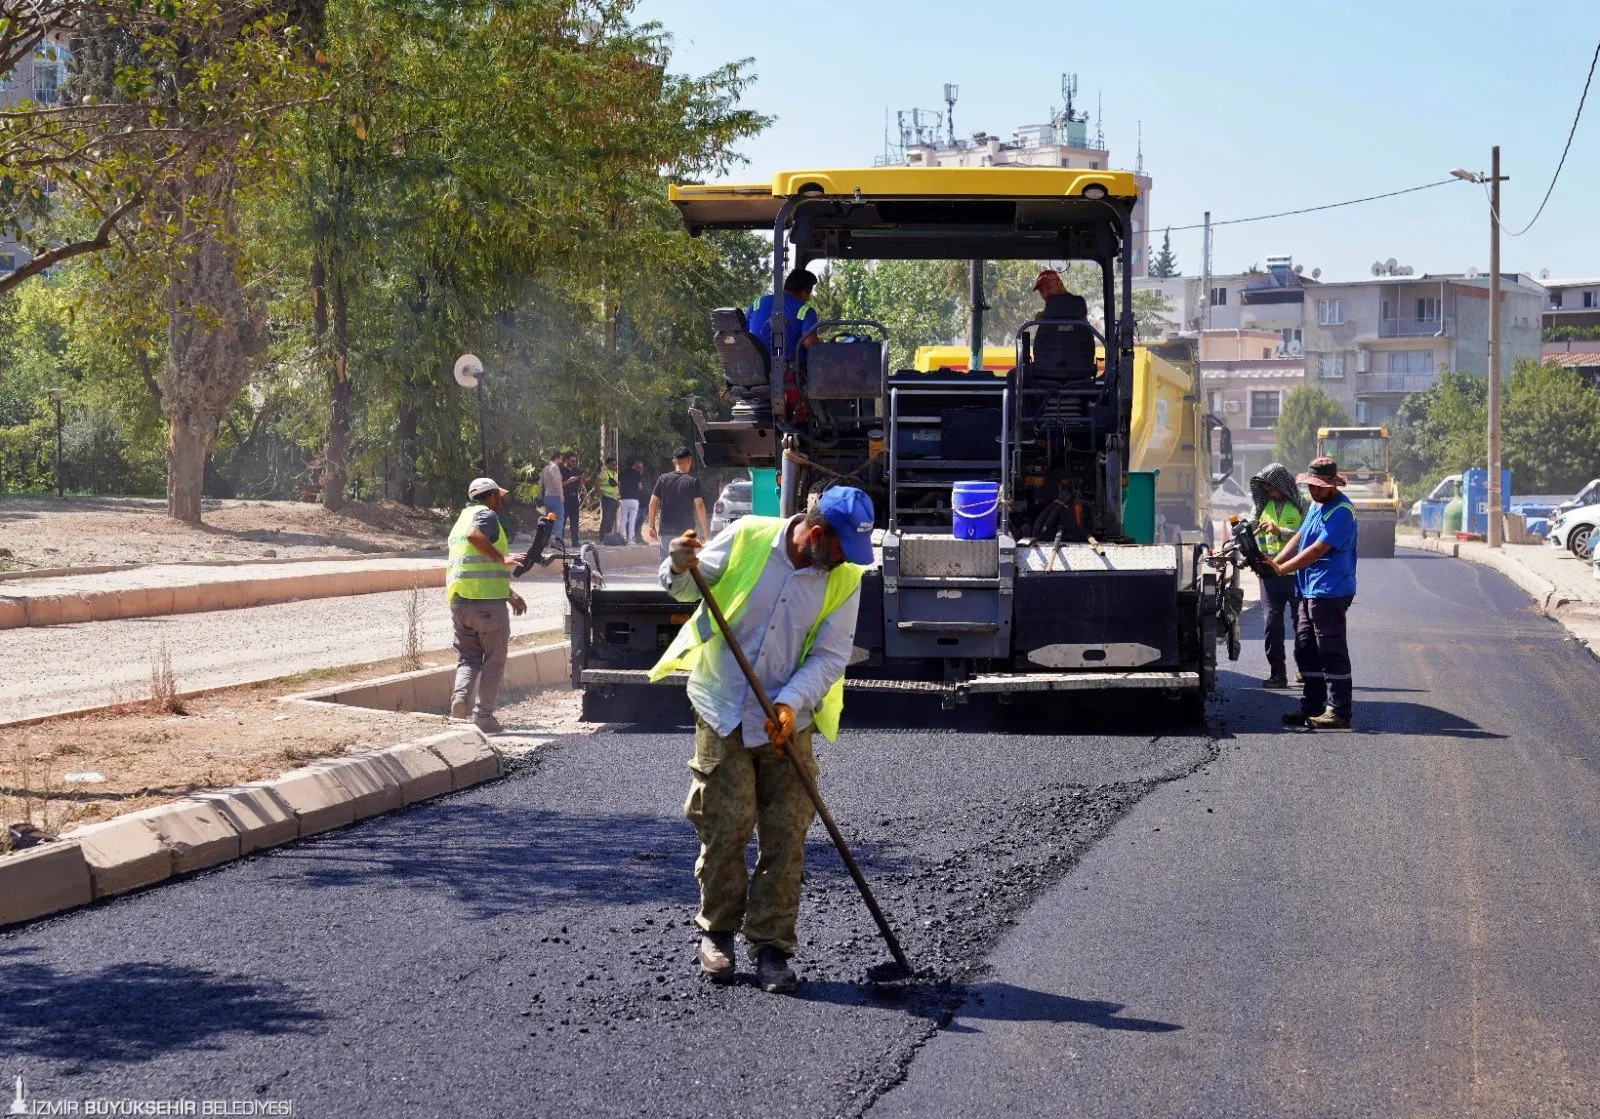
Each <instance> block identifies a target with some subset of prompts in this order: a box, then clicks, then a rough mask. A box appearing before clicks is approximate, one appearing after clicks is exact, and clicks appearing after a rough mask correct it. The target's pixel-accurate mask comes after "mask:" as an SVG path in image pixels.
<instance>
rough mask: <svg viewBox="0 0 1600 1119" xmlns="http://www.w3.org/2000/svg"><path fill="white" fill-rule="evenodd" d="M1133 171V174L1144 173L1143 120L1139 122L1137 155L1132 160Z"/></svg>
mask: <svg viewBox="0 0 1600 1119" xmlns="http://www.w3.org/2000/svg"><path fill="white" fill-rule="evenodd" d="M1133 173H1134V174H1135V175H1143V174H1144V121H1140V122H1139V155H1138V157H1137V158H1136V159H1135V160H1134V164H1133Z"/></svg>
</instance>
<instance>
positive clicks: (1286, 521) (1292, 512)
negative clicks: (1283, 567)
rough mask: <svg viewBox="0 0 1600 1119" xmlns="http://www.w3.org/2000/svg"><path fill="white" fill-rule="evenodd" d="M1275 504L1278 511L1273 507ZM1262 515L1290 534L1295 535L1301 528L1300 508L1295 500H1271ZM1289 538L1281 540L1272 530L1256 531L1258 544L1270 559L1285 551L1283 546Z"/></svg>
mask: <svg viewBox="0 0 1600 1119" xmlns="http://www.w3.org/2000/svg"><path fill="white" fill-rule="evenodd" d="M1274 505H1276V506H1277V507H1278V508H1277V511H1276V512H1274V511H1273V508H1272V507H1273V506H1274ZM1261 515H1262V516H1263V517H1264V518H1266V519H1267V520H1269V521H1271V522H1272V523H1273V524H1275V525H1277V526H1278V527H1279V528H1281V529H1283V531H1284V532H1287V533H1288V534H1289V536H1293V535H1294V534H1295V532H1296V531H1297V530H1298V529H1299V528H1300V520H1301V518H1300V510H1298V509H1296V508H1295V507H1294V503H1293V502H1290V501H1269V502H1267V503H1266V505H1264V506H1262V509H1261ZM1288 539H1289V537H1288V536H1285V537H1284V538H1283V539H1282V540H1279V539H1278V538H1277V536H1275V535H1274V534H1272V533H1270V532H1258V533H1256V544H1257V545H1258V546H1259V547H1260V548H1261V554H1262V555H1264V556H1266V557H1267V558H1268V559H1271V558H1272V557H1273V556H1276V555H1277V554H1278V553H1279V552H1281V551H1283V546H1284V544H1285V543H1287V542H1288Z"/></svg>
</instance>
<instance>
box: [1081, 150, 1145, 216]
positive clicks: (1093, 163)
mask: <svg viewBox="0 0 1600 1119" xmlns="http://www.w3.org/2000/svg"><path fill="white" fill-rule="evenodd" d="M1089 170H1091V171H1098V170H1100V161H1099V160H1098V159H1091V160H1090V161H1089ZM1134 232H1135V233H1137V232H1139V231H1138V230H1137V229H1135V230H1134Z"/></svg>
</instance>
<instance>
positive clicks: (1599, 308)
mask: <svg viewBox="0 0 1600 1119" xmlns="http://www.w3.org/2000/svg"><path fill="white" fill-rule="evenodd" d="M1542 284H1543V286H1544V306H1543V308H1542V311H1541V313H1542V315H1543V319H1544V325H1545V326H1546V327H1558V326H1600V279H1595V280H1544V281H1542Z"/></svg>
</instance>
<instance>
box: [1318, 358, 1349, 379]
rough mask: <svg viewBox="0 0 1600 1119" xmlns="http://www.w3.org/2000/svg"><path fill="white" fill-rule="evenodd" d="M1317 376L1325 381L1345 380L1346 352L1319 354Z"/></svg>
mask: <svg viewBox="0 0 1600 1119" xmlns="http://www.w3.org/2000/svg"><path fill="white" fill-rule="evenodd" d="M1317 376H1318V377H1319V378H1320V379H1322V380H1324V381H1342V380H1344V354H1343V353H1342V352H1340V353H1333V354H1318V355H1317Z"/></svg>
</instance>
